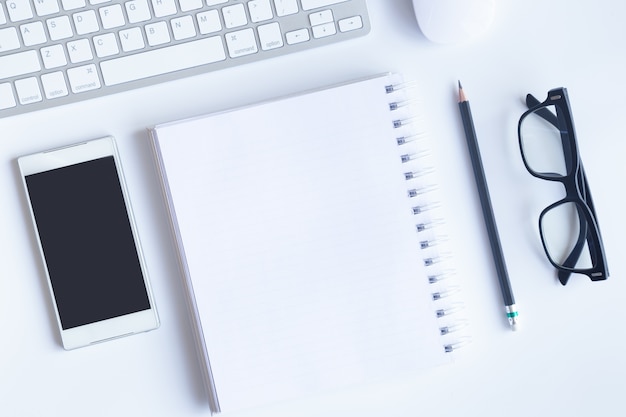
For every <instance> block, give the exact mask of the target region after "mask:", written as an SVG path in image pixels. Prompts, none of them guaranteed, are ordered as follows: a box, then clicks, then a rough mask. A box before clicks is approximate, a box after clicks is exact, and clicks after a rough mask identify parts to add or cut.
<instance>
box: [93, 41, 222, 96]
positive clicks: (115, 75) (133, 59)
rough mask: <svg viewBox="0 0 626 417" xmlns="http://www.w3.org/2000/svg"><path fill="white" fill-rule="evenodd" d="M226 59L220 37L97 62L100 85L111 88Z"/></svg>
mask: <svg viewBox="0 0 626 417" xmlns="http://www.w3.org/2000/svg"><path fill="white" fill-rule="evenodd" d="M225 59H226V54H225V52H224V44H223V43H222V38H221V37H219V36H214V37H212V38H207V39H200V40H197V41H192V42H188V43H181V44H178V45H174V46H168V47H165V48H161V49H155V50H152V51H148V52H141V53H138V54H135V55H128V56H124V57H121V58H116V59H111V60H109V61H104V62H101V63H100V69H101V70H102V78H103V81H104V84H106V85H108V86H111V85H116V84H122V83H127V82H130V81H136V80H141V79H143V78H148V77H153V76H155V75H161V74H167V73H169V72H174V71H180V70H183V69H187V68H193V67H197V66H200V65H205V64H210V63H213V62H218V61H223V60H225Z"/></svg>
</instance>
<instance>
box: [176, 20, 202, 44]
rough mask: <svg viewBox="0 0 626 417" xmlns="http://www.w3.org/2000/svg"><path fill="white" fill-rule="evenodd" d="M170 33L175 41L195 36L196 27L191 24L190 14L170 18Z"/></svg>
mask: <svg viewBox="0 0 626 417" xmlns="http://www.w3.org/2000/svg"><path fill="white" fill-rule="evenodd" d="M171 24H172V34H173V35H174V39H176V40H177V41H180V40H183V39H189V38H193V37H194V36H196V27H195V26H194V25H193V18H192V17H191V16H183V17H178V18H176V19H172V22H171Z"/></svg>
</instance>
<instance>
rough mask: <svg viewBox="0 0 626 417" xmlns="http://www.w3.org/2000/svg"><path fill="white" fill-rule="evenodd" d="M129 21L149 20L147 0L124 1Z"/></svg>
mask: <svg viewBox="0 0 626 417" xmlns="http://www.w3.org/2000/svg"><path fill="white" fill-rule="evenodd" d="M124 6H125V7H126V14H127V15H128V21H129V22H130V23H139V22H145V21H147V20H150V17H151V16H150V9H149V8H148V1H147V0H132V1H127V2H126V3H124Z"/></svg>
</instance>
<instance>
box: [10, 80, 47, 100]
mask: <svg viewBox="0 0 626 417" xmlns="http://www.w3.org/2000/svg"><path fill="white" fill-rule="evenodd" d="M15 91H17V98H18V100H19V101H20V104H32V103H37V102H39V101H41V100H43V96H42V95H41V89H40V88H39V82H38V81H37V78H35V77H29V78H24V79H22V80H17V81H16V82H15Z"/></svg>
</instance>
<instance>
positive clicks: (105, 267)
mask: <svg viewBox="0 0 626 417" xmlns="http://www.w3.org/2000/svg"><path fill="white" fill-rule="evenodd" d="M26 186H27V188H28V195H29V197H30V201H31V206H32V210H33V213H34V217H35V223H36V225H37V230H38V233H39V238H40V241H41V246H42V249H43V254H44V258H45V262H46V267H47V269H48V273H49V276H50V281H51V284H52V290H53V292H54V298H55V301H56V305H57V310H58V312H59V316H60V320H61V327H62V328H63V329H64V330H66V329H71V328H74V327H78V326H81V325H85V324H90V323H95V322H98V321H101V320H107V319H110V318H114V317H119V316H123V315H126V314H130V313H135V312H138V311H143V310H147V309H149V308H150V301H149V298H148V293H147V289H146V286H145V282H144V277H143V273H142V269H141V264H140V260H139V255H138V252H137V248H136V246H135V239H134V237H133V233H132V229H131V224H130V220H129V218H128V212H127V208H126V203H125V201H124V196H123V194H122V188H121V184H120V180H119V177H118V173H117V169H116V165H115V160H114V159H113V156H107V157H103V158H99V159H95V160H92V161H88V162H82V163H78V164H75V165H70V166H66V167H62V168H57V169H53V170H50V171H45V172H40V173H37V174H32V175H27V176H26Z"/></svg>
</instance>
